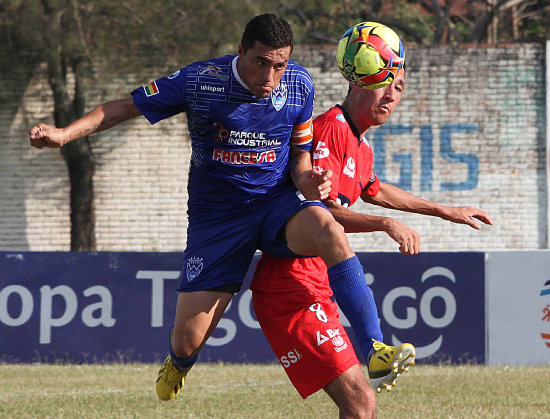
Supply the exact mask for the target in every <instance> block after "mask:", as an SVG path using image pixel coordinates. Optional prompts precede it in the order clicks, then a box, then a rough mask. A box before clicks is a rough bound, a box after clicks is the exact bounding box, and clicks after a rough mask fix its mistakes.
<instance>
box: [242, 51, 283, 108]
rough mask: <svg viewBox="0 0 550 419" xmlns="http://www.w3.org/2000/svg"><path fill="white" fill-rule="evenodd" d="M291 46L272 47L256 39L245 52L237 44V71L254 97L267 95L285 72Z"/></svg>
mask: <svg viewBox="0 0 550 419" xmlns="http://www.w3.org/2000/svg"><path fill="white" fill-rule="evenodd" d="M291 52H292V48H291V47H290V46H288V47H284V48H278V49H273V48H271V47H268V46H266V45H264V44H262V43H260V42H258V41H256V42H254V45H253V46H252V48H249V49H248V50H247V51H246V53H245V52H244V48H243V46H242V45H239V59H238V61H237V71H238V72H239V76H240V77H241V79H242V81H243V82H244V84H246V86H247V87H248V90H250V91H251V92H252V94H253V95H254V96H256V97H260V98H264V97H267V96H269V94H270V93H271V91H272V90H273V89H275V88H276V87H277V85H278V84H279V82H280V81H281V77H283V74H284V72H285V69H286V66H287V64H288V60H289V59H290V53H291Z"/></svg>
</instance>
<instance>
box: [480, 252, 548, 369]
mask: <svg viewBox="0 0 550 419" xmlns="http://www.w3.org/2000/svg"><path fill="white" fill-rule="evenodd" d="M487 271H488V275H487V311H488V313H487V314H488V328H489V333H488V336H487V338H488V342H487V347H488V350H487V356H488V364H490V365H544V364H546V365H548V364H550V252H548V251H544V250H541V251H528V252H527V251H524V252H521V251H520V252H518V251H514V252H488V255H487Z"/></svg>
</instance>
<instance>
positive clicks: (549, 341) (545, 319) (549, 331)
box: [540, 281, 550, 348]
mask: <svg viewBox="0 0 550 419" xmlns="http://www.w3.org/2000/svg"><path fill="white" fill-rule="evenodd" d="M540 296H541V297H543V298H544V300H543V303H542V306H543V307H542V310H541V311H542V317H541V321H542V330H543V331H542V332H541V333H540V336H541V338H542V341H543V342H544V344H545V345H546V346H547V347H548V348H550V281H546V282H545V283H544V286H543V288H542V290H541V291H540Z"/></svg>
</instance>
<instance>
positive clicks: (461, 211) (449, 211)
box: [443, 207, 493, 230]
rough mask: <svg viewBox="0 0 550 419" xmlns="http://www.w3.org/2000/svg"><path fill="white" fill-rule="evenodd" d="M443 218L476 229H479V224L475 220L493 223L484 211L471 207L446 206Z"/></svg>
mask: <svg viewBox="0 0 550 419" xmlns="http://www.w3.org/2000/svg"><path fill="white" fill-rule="evenodd" d="M443 218H444V219H445V220H448V221H452V222H453V223H459V224H467V225H469V226H470V227H472V228H475V229H476V230H481V225H480V224H479V223H478V222H477V221H476V220H479V221H481V222H483V223H484V224H488V225H493V220H491V217H489V216H488V215H487V213H486V212H485V211H483V210H481V209H478V208H473V207H447V208H446V210H445V216H444V217H443Z"/></svg>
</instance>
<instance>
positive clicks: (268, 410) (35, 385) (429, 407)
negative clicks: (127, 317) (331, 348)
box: [0, 364, 550, 419]
mask: <svg viewBox="0 0 550 419" xmlns="http://www.w3.org/2000/svg"><path fill="white" fill-rule="evenodd" d="M157 370H158V365H151V364H126V365H124V364H109V365H9V364H0V418H46V417H48V418H261V419H264V418H315V419H320V418H337V417H338V412H337V409H336V407H335V406H334V405H333V403H332V401H331V400H330V399H329V397H328V396H327V395H326V394H325V393H324V392H323V391H320V392H318V393H316V394H314V395H313V396H311V397H309V398H308V399H306V400H302V399H301V398H300V396H299V395H298V393H297V392H296V391H295V390H294V388H293V387H292V385H291V384H290V382H289V381H288V379H287V377H286V375H285V373H284V371H283V369H282V367H280V366H279V365H235V364H197V366H196V367H195V368H194V369H193V371H192V372H191V373H190V374H189V376H188V379H187V381H186V386H185V388H184V390H183V392H182V393H181V394H180V395H179V396H178V397H177V398H176V399H175V400H173V401H170V402H160V401H159V400H158V399H157V397H156V395H155V390H154V384H155V378H156V374H157ZM377 400H378V417H379V418H514V419H515V418H537V419H539V418H550V367H486V366H474V365H467V366H422V365H420V366H416V367H413V368H411V372H410V373H408V374H405V375H403V376H402V377H401V378H399V380H398V384H397V386H396V387H395V388H394V390H393V391H391V392H389V393H387V392H385V391H384V392H382V393H380V394H379V395H378V396H377Z"/></svg>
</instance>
